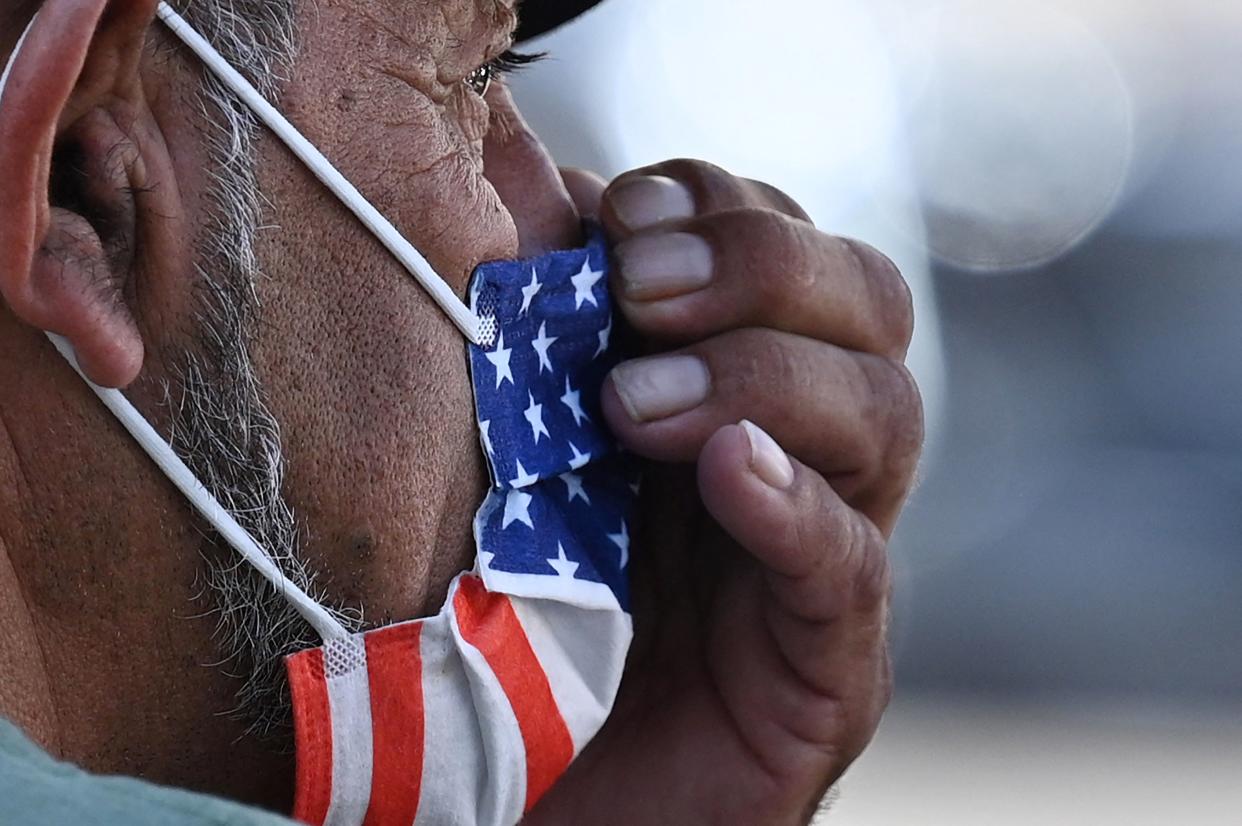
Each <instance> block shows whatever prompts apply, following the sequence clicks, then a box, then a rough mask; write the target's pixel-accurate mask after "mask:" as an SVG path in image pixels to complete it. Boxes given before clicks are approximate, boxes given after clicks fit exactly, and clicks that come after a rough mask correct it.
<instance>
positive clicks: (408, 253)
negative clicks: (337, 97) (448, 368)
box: [157, 2, 483, 345]
mask: <svg viewBox="0 0 1242 826" xmlns="http://www.w3.org/2000/svg"><path fill="white" fill-rule="evenodd" d="M157 14H158V15H159V18H160V20H162V21H163V22H164V24H165V25H166V26H168V28H169V30H170V31H172V33H173V34H175V35H176V36H177V37H179V38H180V39H181V41H182V42H183V43H185V45H186V46H187V47H189V49H190V50H191V51H193V52H194V53H195V54H196V55H198V57H199V59H200V60H202V61H203V63H204V64H205V65H206V66H207V68H208V69H210V70H211V71H212V72H213V73H214V74H215V75H216V77H218V78H219V79H220V80H221V81H222V82H223V83H224V84H225V85H226V86H228V87H229V89H231V90H232V91H233V93H234V94H236V95H237V96H238V97H239V98H241V100H242V101H243V102H244V103H245V104H246V105H247V106H249V107H250V109H251V111H253V112H254V114H255V116H256V117H258V118H259V119H260V120H261V121H263V123H265V124H266V125H267V127H268V128H269V129H271V130H272V132H273V133H275V135H276V137H278V138H280V139H281V140H282V141H283V142H284V143H285V145H286V146H288V147H289V150H290V151H291V152H293V154H294V155H296V156H297V157H298V158H299V159H301V161H302V163H304V164H306V166H307V168H309V169H310V171H311V172H312V173H313V174H314V175H315V177H316V178H318V179H319V180H320V181H321V182H323V185H324V186H326V187H327V188H328V189H329V190H331V192H332V194H333V195H335V196H336V197H337V198H339V199H340V200H341V203H343V204H344V205H345V206H346V207H347V208H348V209H349V210H350V211H351V212H353V213H354V215H356V216H357V217H358V220H359V221H361V222H362V224H363V226H365V227H366V228H367V229H369V230H370V231H371V232H372V234H374V235H375V237H376V238H378V239H379V241H380V243H381V244H383V245H384V246H385V247H387V248H388V251H389V252H391V253H392V254H393V255H394V256H396V258H397V260H398V261H400V262H401V264H402V265H403V266H404V267H405V268H406V269H407V270H408V271H409V273H410V275H412V276H414V278H415V280H417V281H418V283H419V284H421V285H422V286H423V289H425V290H426V291H427V293H428V294H429V295H430V296H431V298H432V300H433V301H435V302H436V303H437V304H439V305H440V309H441V310H443V311H444V314H445V315H447V316H448V317H449V320H451V321H452V322H453V323H454V324H455V325H457V329H459V330H461V332H462V334H463V335H465V337H466V338H467V339H469V340H470V342H471V343H472V344H479V345H482V344H483V342H482V341H481V340H480V334H479V319H478V317H477V316H476V315H475V314H474V313H472V312H471V311H470V309H469V308H467V307H466V305H465V304H464V303H463V302H462V300H461V299H460V298H458V297H457V294H456V293H454V292H453V291H452V290H451V289H449V286H448V284H447V283H445V281H444V279H442V278H441V277H440V276H439V275H438V274H437V273H436V271H435V270H434V269H432V267H431V264H429V263H428V262H427V259H426V258H424V257H423V255H422V253H420V252H419V251H418V250H416V249H414V246H413V245H412V244H411V243H410V242H409V241H407V240H405V238H404V237H403V236H402V235H401V233H400V232H398V231H397V228H396V227H394V226H393V225H392V223H391V222H390V221H389V220H388V219H387V218H385V217H384V216H383V215H381V214H380V212H379V210H377V209H376V208H375V207H373V206H372V205H371V202H370V201H368V200H367V199H366V198H364V197H363V196H362V193H360V192H359V191H358V190H357V189H356V188H355V187H354V185H353V184H351V183H350V182H349V181H348V180H346V178H345V176H344V175H342V174H341V173H340V172H338V171H337V169H336V167H334V166H333V165H332V163H331V162H330V161H329V160H328V159H327V158H325V157H324V156H323V153H321V152H320V151H319V150H318V149H316V148H315V146H314V144H312V143H311V142H310V141H308V140H307V139H306V138H305V137H303V136H302V133H301V132H299V131H298V130H297V128H296V127H294V126H293V124H291V123H289V121H288V120H286V119H285V117H284V115H282V114H280V112H277V111H276V108H275V107H273V106H272V105H271V104H270V103H268V102H267V99H266V98H264V97H263V95H261V94H259V91H258V90H257V89H255V88H254V86H253V85H251V83H250V81H248V80H246V79H245V78H244V77H242V76H241V74H240V73H239V72H238V71H237V70H236V69H234V68H233V67H232V66H230V65H229V63H228V61H227V60H225V59H224V58H223V57H222V56H221V55H220V53H219V52H217V51H216V50H215V48H214V47H213V46H212V45H211V44H210V43H208V42H207V41H206V40H205V39H204V38H203V36H202V35H200V34H199V33H198V32H196V31H195V30H194V28H193V27H192V26H191V25H190V24H189V23H187V22H186V21H185V19H184V18H182V17H181V16H180V15H179V14H177V12H175V11H174V10H173V9H172V7H171V6H169V5H168V4H167V3H165V2H161V3H160V4H159V8H158V10H157Z"/></svg>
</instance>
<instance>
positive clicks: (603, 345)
mask: <svg viewBox="0 0 1242 826" xmlns="http://www.w3.org/2000/svg"><path fill="white" fill-rule="evenodd" d="M610 338H612V316H611V315H610V316H608V326H607V327H605V328H604V329H602V330H600V331H599V347H598V348H597V349H596V350H595V355H594V356H592V357H591V358H599V357H600V356H602V355H603V354H604V353H606V352H607V351H608V340H609V339H610Z"/></svg>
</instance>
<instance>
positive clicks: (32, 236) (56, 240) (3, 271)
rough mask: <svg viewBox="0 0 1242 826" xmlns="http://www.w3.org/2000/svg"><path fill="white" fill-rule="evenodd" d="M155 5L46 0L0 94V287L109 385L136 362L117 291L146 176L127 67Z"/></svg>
mask: <svg viewBox="0 0 1242 826" xmlns="http://www.w3.org/2000/svg"><path fill="white" fill-rule="evenodd" d="M155 6H156V0H46V2H44V3H43V4H42V7H41V8H40V10H39V12H38V13H37V15H36V17H35V19H34V20H33V21H32V23H31V24H30V27H29V28H28V29H27V30H26V34H25V35H24V37H23V40H22V42H21V43H20V44H19V46H18V48H17V49H16V50H15V52H14V54H13V56H12V57H11V58H10V63H9V72H8V75H7V83H5V84H4V88H3V89H0V204H3V207H2V209H3V211H4V217H3V220H0V294H2V295H3V297H4V300H5V301H6V303H7V304H8V306H9V308H10V309H11V310H12V312H13V313H14V314H15V315H16V316H17V317H18V318H20V319H21V320H22V321H24V322H25V323H27V324H30V325H32V326H34V327H38V328H39V329H42V330H49V331H52V332H55V333H59V334H61V335H63V336H65V337H66V338H67V339H68V340H69V341H70V343H71V344H72V345H73V347H74V350H75V351H76V352H77V356H78V361H79V363H80V364H81V366H82V368H83V370H84V371H85V372H86V374H87V375H88V376H89V377H90V378H91V379H92V380H93V381H95V382H96V383H98V384H102V385H105V386H110V387H120V386H124V385H126V384H128V383H130V382H131V381H133V380H134V378H136V377H137V375H138V373H139V371H140V370H141V368H142V361H143V344H142V338H141V336H140V334H139V332H138V325H137V324H136V323H135V319H134V314H133V311H132V309H131V303H130V301H129V300H128V295H131V294H132V277H131V275H132V269H133V264H134V260H133V256H134V247H135V233H136V230H135V226H136V219H135V198H136V193H140V192H141V191H142V189H143V188H144V186H146V183H145V181H144V180H143V178H144V176H145V171H144V164H143V159H142V155H141V153H140V152H139V151H138V147H137V144H136V143H135V141H134V140H133V139H132V138H131V137H130V131H131V129H132V125H133V122H134V120H135V119H136V118H137V117H138V114H139V110H140V109H141V108H142V107H144V106H145V103H144V102H143V99H142V89H141V83H140V81H139V74H138V66H139V61H140V59H141V56H142V50H143V44H144V42H145V39H146V33H147V29H148V28H149V27H150V25H151V21H152V19H153V16H154V13H155ZM127 121H128V123H127Z"/></svg>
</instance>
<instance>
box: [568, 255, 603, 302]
mask: <svg viewBox="0 0 1242 826" xmlns="http://www.w3.org/2000/svg"><path fill="white" fill-rule="evenodd" d="M603 277H604V274H603V273H602V272H596V271H595V270H593V269H591V256H589V255H588V256H587V258H586V260H585V261H583V262H582V269H581V270H579V271H578V274H577V275H575V276H573V277H572V278H570V279H569V280H570V281H571V282H573V285H574V290H575V292H574V302H575V303H574V309H575V310H580V309H582V303H583V302H584V301H590V302H591V306H592V307H598V306H599V302H597V301H596V300H595V292H594V291H593V288H594V287H595V285H596V284H598V283H599V280H600V279H601V278H603Z"/></svg>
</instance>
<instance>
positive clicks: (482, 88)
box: [462, 50, 547, 97]
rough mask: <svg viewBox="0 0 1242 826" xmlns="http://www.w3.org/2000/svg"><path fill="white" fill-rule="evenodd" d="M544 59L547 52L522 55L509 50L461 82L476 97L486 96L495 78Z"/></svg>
mask: <svg viewBox="0 0 1242 826" xmlns="http://www.w3.org/2000/svg"><path fill="white" fill-rule="evenodd" d="M545 57H547V52H538V53H536V54H523V53H521V52H515V51H512V50H510V51H507V52H505V53H504V54H502V55H501V56H500V57H498V58H496V59H495V60H493V61H491V62H490V63H486V64H484V65H482V66H480V67H479V68H477V69H475V70H474V71H473V72H471V73H470V74H468V75H466V79H465V80H463V81H462V82H463V83H465V84H466V85H467V86H468V87H470V90H471V91H472V92H474V93H475V94H476V95H478V96H479V97H483V96H484V95H486V94H487V90H488V89H490V88H491V86H492V81H493V80H495V79H496V78H498V77H500V76H501V75H507V74H511V73H513V72H517V71H519V70H521V69H524V68H526V67H527V66H529V65H530V64H532V63H535V62H537V61H540V60H543V59H544V58H545Z"/></svg>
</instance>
